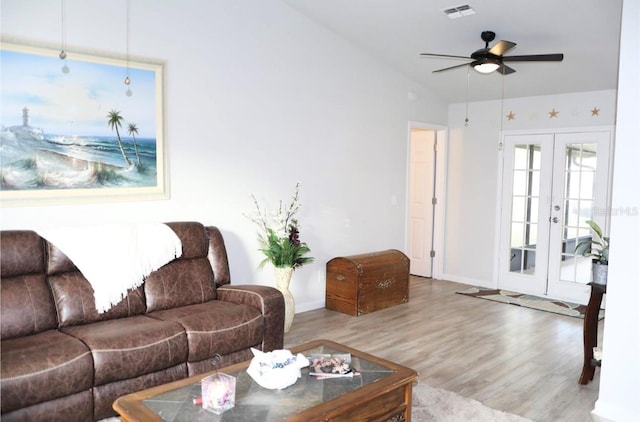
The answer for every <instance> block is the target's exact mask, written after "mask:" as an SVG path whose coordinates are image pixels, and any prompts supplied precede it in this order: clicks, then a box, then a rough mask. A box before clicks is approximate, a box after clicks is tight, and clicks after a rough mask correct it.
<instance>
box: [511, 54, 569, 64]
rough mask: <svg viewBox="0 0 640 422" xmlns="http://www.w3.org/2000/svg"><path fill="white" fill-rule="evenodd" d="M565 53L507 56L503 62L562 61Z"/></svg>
mask: <svg viewBox="0 0 640 422" xmlns="http://www.w3.org/2000/svg"><path fill="white" fill-rule="evenodd" d="M562 59H564V54H562V53H557V54H530V55H524V56H505V57H503V58H502V61H503V62H561V61H562Z"/></svg>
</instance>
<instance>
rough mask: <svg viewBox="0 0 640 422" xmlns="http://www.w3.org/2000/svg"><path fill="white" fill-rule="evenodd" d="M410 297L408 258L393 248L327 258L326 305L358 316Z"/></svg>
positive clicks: (407, 299)
mask: <svg viewBox="0 0 640 422" xmlns="http://www.w3.org/2000/svg"><path fill="white" fill-rule="evenodd" d="M408 301H409V258H408V257H407V256H406V255H405V254H403V253H402V252H400V251H397V250H395V249H390V250H386V251H380V252H372V253H367V254H362V255H353V256H346V257H337V258H333V259H332V260H330V261H329V262H327V286H326V307H327V309H331V310H334V311H338V312H342V313H345V314H349V315H354V316H359V315H363V314H367V313H369V312H373V311H377V310H380V309H384V308H388V307H391V306H394V305H398V304H400V303H406V302H408Z"/></svg>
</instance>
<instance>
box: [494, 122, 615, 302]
mask: <svg viewBox="0 0 640 422" xmlns="http://www.w3.org/2000/svg"><path fill="white" fill-rule="evenodd" d="M610 144H611V131H607V130H604V131H593V132H571V133H569V132H568V133H539V134H506V135H505V136H504V138H503V145H504V168H503V179H502V218H501V225H500V247H499V260H498V262H499V264H498V265H499V270H498V286H499V287H500V288H503V289H508V290H514V291H518V292H521V293H528V294H534V295H541V296H549V297H552V298H555V299H564V300H569V301H574V302H579V303H584V304H586V303H587V301H588V296H589V291H590V289H589V287H588V286H587V285H586V284H587V283H588V282H590V281H591V278H590V277H591V260H590V258H586V257H583V256H581V255H576V254H575V253H574V251H575V246H576V244H577V243H578V242H580V241H581V240H584V239H588V238H589V237H590V236H591V232H590V229H589V226H588V225H587V224H586V221H587V220H594V221H596V222H597V223H598V224H599V225H600V226H601V227H606V223H607V221H606V215H607V213H606V211H605V210H607V204H608V202H609V198H608V196H609V191H608V186H609V156H610Z"/></svg>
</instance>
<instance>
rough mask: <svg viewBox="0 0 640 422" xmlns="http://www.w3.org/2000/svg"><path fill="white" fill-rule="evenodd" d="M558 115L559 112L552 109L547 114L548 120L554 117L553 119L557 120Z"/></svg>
mask: <svg viewBox="0 0 640 422" xmlns="http://www.w3.org/2000/svg"><path fill="white" fill-rule="evenodd" d="M558 113H560V112H559V111H556V109H555V108H554V109H552V110H551V111H550V112H549V118H550V119H553V118H554V117H555V118H556V119H557V118H558Z"/></svg>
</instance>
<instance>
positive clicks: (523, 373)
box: [285, 277, 603, 422]
mask: <svg viewBox="0 0 640 422" xmlns="http://www.w3.org/2000/svg"><path fill="white" fill-rule="evenodd" d="M467 287H469V286H467V285H464V284H459V283H453V282H449V281H442V280H432V279H426V278H420V277H411V284H410V298H409V303H407V304H403V305H398V306H394V307H392V308H388V309H384V310H380V311H377V312H373V313H371V314H367V315H362V316H359V317H352V316H349V315H345V314H342V313H339V312H334V311H329V310H326V309H317V310H313V311H309V312H304V313H299V314H296V316H295V319H294V321H293V326H292V327H291V329H290V331H289V332H288V333H286V335H285V348H289V347H291V346H294V345H296V344H300V343H304V342H306V341H310V340H313V339H318V338H326V339H330V340H333V341H337V342H339V343H343V344H347V345H349V346H352V347H354V348H356V349H360V350H362V351H365V352H368V353H371V354H374V355H377V356H380V357H382V358H385V359H388V360H392V361H395V362H398V363H400V364H403V365H405V366H408V367H411V368H413V369H415V370H416V371H418V373H419V375H420V380H421V381H424V382H426V383H427V384H429V385H431V386H432V387H438V388H442V389H445V390H449V391H453V392H455V393H457V394H460V395H462V396H464V397H469V398H472V399H475V400H478V401H480V402H482V403H484V404H485V405H487V406H489V407H492V408H494V409H499V410H503V411H507V412H510V413H515V414H518V415H521V416H524V417H526V418H529V419H532V420H534V421H554V422H555V421H562V422H585V421H591V420H592V419H591V416H590V412H591V410H593V407H594V404H595V401H596V400H597V398H598V385H599V382H600V370H599V369H596V375H595V377H594V380H593V381H592V382H591V383H589V384H588V385H586V386H582V385H579V384H578V378H579V377H580V372H581V370H582V357H583V351H582V323H583V320H582V319H579V318H572V317H567V316H562V315H557V314H553V313H548V312H543V311H537V310H532V309H527V308H521V307H518V306H513V305H508V304H502V303H497V302H492V301H488V300H483V299H478V298H472V297H468V296H464V295H459V294H455V292H456V291H458V290H462V289H464V288H467ZM602 327H603V323H602V321H601V322H600V324H599V332H600V334H599V338H602V337H601V336H602Z"/></svg>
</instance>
